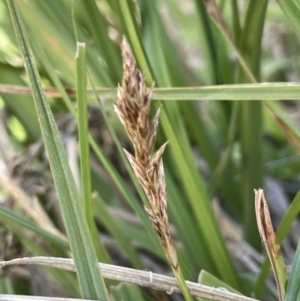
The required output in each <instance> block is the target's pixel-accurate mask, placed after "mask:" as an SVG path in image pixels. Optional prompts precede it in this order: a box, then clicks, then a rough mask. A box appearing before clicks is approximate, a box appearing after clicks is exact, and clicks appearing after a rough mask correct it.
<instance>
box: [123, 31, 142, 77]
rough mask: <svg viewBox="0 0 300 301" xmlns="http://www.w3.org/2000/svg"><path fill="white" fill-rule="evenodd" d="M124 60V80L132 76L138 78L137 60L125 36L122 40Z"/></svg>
mask: <svg viewBox="0 0 300 301" xmlns="http://www.w3.org/2000/svg"><path fill="white" fill-rule="evenodd" d="M122 58H123V72H124V74H123V78H124V79H128V78H130V77H132V76H136V75H137V74H138V73H137V68H136V60H135V58H134V55H133V53H132V50H131V47H130V45H129V43H128V41H127V39H126V37H125V36H123V39H122Z"/></svg>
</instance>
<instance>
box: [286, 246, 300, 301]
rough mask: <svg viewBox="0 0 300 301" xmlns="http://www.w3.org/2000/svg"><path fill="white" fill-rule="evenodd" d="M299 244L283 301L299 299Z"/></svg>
mask: <svg viewBox="0 0 300 301" xmlns="http://www.w3.org/2000/svg"><path fill="white" fill-rule="evenodd" d="M299 270H300V243H298V247H297V251H296V254H295V258H294V261H293V265H292V271H291V274H290V277H289V281H288V284H287V290H286V298H285V301H297V300H299V298H300V273H299Z"/></svg>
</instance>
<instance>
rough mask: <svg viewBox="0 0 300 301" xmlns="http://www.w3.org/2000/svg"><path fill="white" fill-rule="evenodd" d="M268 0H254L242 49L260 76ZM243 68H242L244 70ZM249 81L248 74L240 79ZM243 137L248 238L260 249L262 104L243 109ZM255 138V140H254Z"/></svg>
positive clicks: (242, 35)
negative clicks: (256, 192)
mask: <svg viewBox="0 0 300 301" xmlns="http://www.w3.org/2000/svg"><path fill="white" fill-rule="evenodd" d="M267 3H268V1H267V0H263V1H262V0H251V1H250V2H249V6H248V9H247V14H246V21H245V25H244V29H243V30H242V33H241V41H240V43H239V44H240V51H241V53H242V55H243V57H244V59H245V61H246V62H247V64H248V65H249V66H250V68H251V71H252V73H253V75H254V76H255V77H256V78H259V77H260V70H259V69H260V52H261V40H262V33H263V28H264V20H265V13H266V8H267ZM240 71H241V70H240ZM245 81H248V80H247V78H246V76H245V75H244V74H241V75H240V82H245ZM240 110H241V111H240V113H241V118H240V125H241V129H240V133H239V135H240V139H241V146H242V153H243V155H242V156H243V163H242V198H243V202H244V224H245V238H246V240H247V241H248V242H249V243H250V244H251V245H252V246H253V247H255V248H256V249H260V247H261V241H260V237H259V233H258V230H257V227H256V225H255V223H253V221H254V220H255V209H254V206H253V189H254V188H255V187H262V182H263V180H262V178H263V172H262V104H261V103H253V102H245V103H243V104H241V108H240ZM254 141H255V143H254Z"/></svg>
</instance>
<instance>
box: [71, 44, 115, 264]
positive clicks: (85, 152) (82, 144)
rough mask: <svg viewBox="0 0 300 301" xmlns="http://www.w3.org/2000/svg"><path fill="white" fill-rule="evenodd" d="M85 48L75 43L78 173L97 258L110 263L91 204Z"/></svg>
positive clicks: (83, 45)
mask: <svg viewBox="0 0 300 301" xmlns="http://www.w3.org/2000/svg"><path fill="white" fill-rule="evenodd" d="M85 52H86V49H85V44H84V43H77V53H76V82H77V104H78V109H77V114H78V117H77V120H78V136H79V148H80V173H81V185H82V197H83V209H84V213H85V217H86V220H87V224H88V227H89V230H90V233H91V236H92V239H93V242H94V245H95V248H96V253H97V256H98V260H100V261H103V262H106V263H111V259H110V256H109V254H108V252H107V250H106V248H105V247H104V245H103V244H102V242H101V241H100V238H99V233H98V231H97V228H96V225H95V221H94V213H93V204H92V195H91V194H92V185H91V170H90V166H91V162H90V148H89V139H88V137H89V135H88V134H89V131H88V119H87V118H88V112H87V97H86V88H87V73H86V53H85Z"/></svg>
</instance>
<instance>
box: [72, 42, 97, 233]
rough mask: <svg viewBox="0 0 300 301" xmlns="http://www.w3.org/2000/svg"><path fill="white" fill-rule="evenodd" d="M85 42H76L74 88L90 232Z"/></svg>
mask: <svg viewBox="0 0 300 301" xmlns="http://www.w3.org/2000/svg"><path fill="white" fill-rule="evenodd" d="M85 51H86V50H85V44H84V43H77V53H76V90H77V114H78V138H79V147H80V152H79V153H80V169H81V189H82V197H83V209H84V213H85V217H86V220H87V223H88V226H89V228H90V232H91V233H92V227H93V226H92V225H93V223H94V218H93V206H92V197H91V191H92V188H91V172H90V152H89V143H88V120H87V114H88V112H87V97H86V88H87V76H86V61H85V60H86V58H85Z"/></svg>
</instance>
